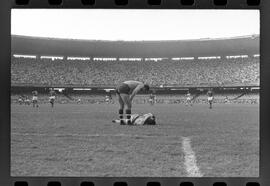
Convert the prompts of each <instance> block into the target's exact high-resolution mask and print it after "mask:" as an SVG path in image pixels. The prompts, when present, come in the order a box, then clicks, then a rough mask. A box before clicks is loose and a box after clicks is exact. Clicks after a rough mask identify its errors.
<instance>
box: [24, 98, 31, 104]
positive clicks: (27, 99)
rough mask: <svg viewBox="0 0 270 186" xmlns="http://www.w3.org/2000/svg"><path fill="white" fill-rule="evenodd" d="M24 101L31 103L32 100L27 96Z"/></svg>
mask: <svg viewBox="0 0 270 186" xmlns="http://www.w3.org/2000/svg"><path fill="white" fill-rule="evenodd" d="M24 103H25V104H26V105H31V101H30V99H29V97H28V96H25V100H24Z"/></svg>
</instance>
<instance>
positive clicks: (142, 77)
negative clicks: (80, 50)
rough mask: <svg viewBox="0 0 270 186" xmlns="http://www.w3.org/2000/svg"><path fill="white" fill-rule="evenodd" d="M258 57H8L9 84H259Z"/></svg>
mask: <svg viewBox="0 0 270 186" xmlns="http://www.w3.org/2000/svg"><path fill="white" fill-rule="evenodd" d="M259 66H260V65H259V58H238V59H209V60H191V61H172V60H166V61H164V60H163V61H158V62H154V61H132V62H131V61H79V60H78V61H70V60H54V61H52V60H50V59H23V58H12V60H11V83H12V84H28V85H29V84H38V85H48V86H52V85H63V86H64V85H76V86H78V85H79V86H103V85H116V84H118V83H119V82H122V81H125V80H139V81H143V82H146V83H148V84H150V85H151V86H162V85H163V86H170V85H177V86H190V85H192V86H200V85H209V86H224V85H259V77H260V72H259V70H260V69H259Z"/></svg>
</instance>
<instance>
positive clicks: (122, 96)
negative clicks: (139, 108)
mask: <svg viewBox="0 0 270 186" xmlns="http://www.w3.org/2000/svg"><path fill="white" fill-rule="evenodd" d="M149 88H150V87H149V85H147V84H144V83H142V82H139V81H132V80H130V81H125V82H123V83H121V84H119V85H118V86H117V87H116V95H117V97H118V101H119V105H120V109H119V119H120V123H121V125H124V124H125V122H124V120H123V119H124V118H123V114H124V107H125V105H126V106H127V109H126V116H127V124H129V125H131V107H132V100H133V98H134V97H135V95H136V94H137V93H138V92H139V91H141V90H142V91H147V92H148V91H149Z"/></svg>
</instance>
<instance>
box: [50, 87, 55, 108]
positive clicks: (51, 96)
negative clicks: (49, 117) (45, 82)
mask: <svg viewBox="0 0 270 186" xmlns="http://www.w3.org/2000/svg"><path fill="white" fill-rule="evenodd" d="M49 94H50V96H49V100H50V104H51V107H52V108H53V107H54V101H55V91H54V90H53V89H50V93H49Z"/></svg>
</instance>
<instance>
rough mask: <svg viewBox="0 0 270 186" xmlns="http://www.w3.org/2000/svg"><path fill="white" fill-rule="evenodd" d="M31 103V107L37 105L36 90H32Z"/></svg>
mask: <svg viewBox="0 0 270 186" xmlns="http://www.w3.org/2000/svg"><path fill="white" fill-rule="evenodd" d="M32 104H33V107H36V108H37V107H38V91H36V90H34V91H32Z"/></svg>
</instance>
